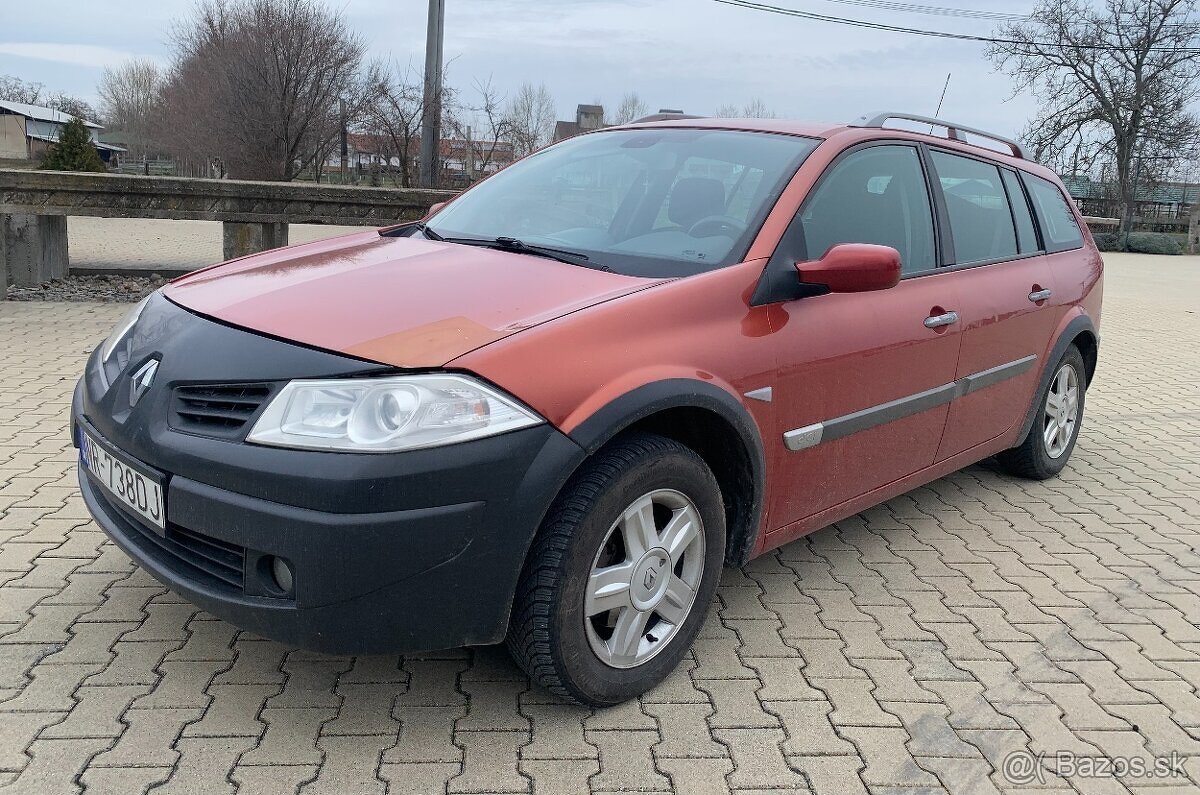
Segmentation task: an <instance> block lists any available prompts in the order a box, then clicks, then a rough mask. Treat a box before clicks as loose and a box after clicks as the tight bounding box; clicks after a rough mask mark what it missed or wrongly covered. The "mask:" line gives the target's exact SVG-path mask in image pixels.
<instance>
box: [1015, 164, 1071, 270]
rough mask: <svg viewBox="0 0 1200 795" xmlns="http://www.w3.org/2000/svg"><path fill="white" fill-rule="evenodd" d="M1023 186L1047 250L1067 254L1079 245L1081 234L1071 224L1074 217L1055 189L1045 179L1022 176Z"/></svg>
mask: <svg viewBox="0 0 1200 795" xmlns="http://www.w3.org/2000/svg"><path fill="white" fill-rule="evenodd" d="M1024 178H1025V185H1026V187H1028V188H1029V197H1030V198H1031V199H1032V200H1033V208H1034V210H1035V211H1036V212H1037V217H1038V221H1039V223H1040V224H1041V226H1042V239H1043V240H1044V241H1045V244H1046V250H1047V251H1067V250H1069V249H1073V248H1079V247H1080V246H1082V245H1083V233H1082V232H1080V231H1079V224H1078V223H1076V221H1075V214H1074V213H1073V212H1071V207H1070V205H1068V204H1067V197H1066V196H1064V195H1063V192H1062V191H1061V190H1059V188H1058V186H1057V185H1055V184H1054V183H1053V182H1050V181H1049V180H1045V179H1042V178H1041V177H1035V176H1033V175H1032V174H1025V175H1024Z"/></svg>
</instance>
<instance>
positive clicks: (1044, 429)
mask: <svg viewBox="0 0 1200 795" xmlns="http://www.w3.org/2000/svg"><path fill="white" fill-rule="evenodd" d="M1086 391H1087V374H1086V370H1085V368H1084V364H1083V355H1082V354H1080V352H1079V349H1078V348H1076V347H1075V346H1074V345H1071V346H1070V347H1068V348H1067V351H1066V353H1064V354H1063V356H1062V358H1061V359H1059V360H1058V363H1057V364H1056V365H1055V366H1054V374H1053V375H1051V377H1050V382H1049V383H1048V384H1046V386H1045V387H1044V388H1043V389H1042V390H1041V392H1039V393H1038V396H1037V404H1036V406H1037V408H1035V411H1036V416H1035V417H1034V421H1033V425H1032V426H1031V427H1030V428H1029V433H1028V434H1026V436H1025V439H1024V441H1022V442H1021V444H1019V445H1017V446H1016V447H1013V448H1011V449H1009V450H1005V451H1004V452H1003V453H1001V454H1000V455H998V456H996V460H997V461H999V463H1000V466H1001V467H1002V468H1003V469H1004V470H1005V471H1006V472H1008V473H1009V474H1012V475H1017V476H1018V477H1023V478H1029V479H1031V480H1046V479H1047V478H1052V477H1054V476H1055V475H1057V474H1058V473H1059V472H1061V471H1062V469H1063V467H1065V466H1066V465H1067V461H1068V459H1070V457H1071V452H1072V451H1073V450H1074V449H1075V441H1076V440H1077V439H1078V438H1079V428H1080V426H1081V425H1082V423H1083V406H1084V397H1085V394H1086ZM1064 395H1066V396H1067V404H1066V405H1064V404H1063V403H1062V400H1063V396H1064ZM1072 395H1073V396H1074V397H1073V398H1072V397H1071V396H1072Z"/></svg>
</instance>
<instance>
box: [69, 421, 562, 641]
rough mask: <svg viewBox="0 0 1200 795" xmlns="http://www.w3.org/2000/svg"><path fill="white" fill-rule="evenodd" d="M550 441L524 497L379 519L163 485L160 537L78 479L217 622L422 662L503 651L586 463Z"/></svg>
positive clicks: (179, 483)
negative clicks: (527, 579)
mask: <svg viewBox="0 0 1200 795" xmlns="http://www.w3.org/2000/svg"><path fill="white" fill-rule="evenodd" d="M77 421H82V422H86V420H83V419H82V418H77ZM546 437H547V438H546V442H547V443H546V444H545V446H544V447H543V448H542V451H541V454H540V455H539V456H538V457H537V459H535V461H534V462H531V464H532V465H531V466H530V467H529V469H528V470H527V477H526V478H524V479H523V480H524V481H525V486H526V488H525V489H524V492H525V493H521V492H520V491H519V492H518V493H516V494H513V495H511V498H507V499H500V500H495V501H491V502H489V501H486V500H479V501H474V502H467V503H459V504H454V505H444V506H436V507H430V508H420V509H407V510H401V511H385V512H381V513H377V514H329V513H322V512H318V511H312V510H308V509H303V508H295V507H292V506H288V505H283V504H280V503H275V502H269V501H266V500H261V499H258V498H255V497H249V496H246V495H242V494H237V493H235V492H230V491H225V490H224V489H218V488H215V487H213V486H208V485H205V484H203V483H198V482H196V481H193V480H189V479H187V478H183V477H180V476H168V481H167V483H168V486H167V491H166V511H167V520H168V521H167V527H166V529H165V531H162V530H158V529H156V528H153V527H152V526H150V525H149V524H147V523H144V522H142V521H141V520H139V519H138V518H137V517H136V516H135V515H133V514H132V513H130V512H128V511H126V510H125V509H123V508H122V507H120V504H119V503H118V502H117V501H116V500H114V499H110V498H109V497H108V495H107V494H106V492H105V491H104V489H103V487H101V486H100V485H99V484H98V483H97V482H96V481H95V480H94V478H93V477H92V476H91V475H90V474H88V473H87V472H86V470H84V469H83V468H82V467H80V468H79V485H80V490H81V491H82V493H83V499H84V502H85V503H86V504H87V507H88V510H89V511H90V512H91V514H92V516H93V517H94V518H95V520H96V522H97V523H98V524H99V525H100V527H101V528H103V530H104V531H105V532H106V533H107V534H108V536H109V537H110V538H112V540H113V541H114V542H116V544H117V545H118V546H119V547H121V549H123V550H124V551H125V552H126V553H127V554H128V555H129V556H130V557H132V558H133V559H134V560H135V561H137V562H138V563H139V564H140V565H141V566H142V567H143V568H144V569H146V571H147V572H149V573H150V574H151V575H152V576H153V577H154V578H155V579H157V580H159V581H160V582H162V583H163V584H164V585H166V586H167V587H169V588H171V590H173V591H175V592H177V593H179V594H181V595H182V596H184V597H186V598H187V599H188V600H189V601H191V602H193V603H194V604H196V605H198V606H200V607H203V608H204V609H205V610H208V611H209V612H211V613H212V614H214V615H216V616H218V617H220V618H223V619H226V620H227V621H229V622H231V623H233V624H236V625H238V626H240V627H243V628H245V629H249V630H252V631H254V632H256V633H258V634H260V635H263V636H264V637H268V638H272V639H274V640H278V641H281V642H284V643H288V644H292V645H296V646H301V647H304V648H308V649H313V650H316V651H324V652H330V653H344V654H349V653H355V654H363V653H382V652H412V651H423V650H430V649H441V648H449V647H453V646H460V645H468V644H487V643H496V642H498V641H500V640H501V639H503V637H504V633H505V630H506V629H507V626H508V614H509V609H510V606H511V603H512V595H513V590H514V589H515V586H516V578H517V576H518V574H519V573H520V568H521V565H522V564H523V562H524V558H525V553H526V551H527V550H528V547H529V543H530V541H531V540H532V538H533V535H534V533H535V532H536V530H537V526H538V524H540V522H541V519H542V516H543V515H544V512H545V508H546V507H548V505H549V502H550V501H551V500H552V499H553V497H554V493H555V490H556V485H557V484H558V482H559V477H561V476H560V475H559V473H560V472H562V471H563V469H562V468H561V467H563V466H567V467H569V466H571V459H573V458H575V456H576V454H577V452H578V448H577V447H576V446H575V445H574V444H573V443H572V442H570V441H569V440H568V439H567V438H566V437H565V436H561V435H558V434H556V433H555V434H553V435H551V434H549V433H548V434H546ZM566 471H569V469H567V470H566ZM448 475H451V473H448ZM451 476H452V475H451ZM430 496H431V498H433V495H430ZM273 557H279V558H282V559H283V560H284V561H286V562H287V564H288V565H289V567H290V568H291V570H292V571H293V572H294V591H293V593H291V594H283V593H280V591H279V589H278V586H277V585H276V581H275V578H274V575H273V573H272V571H271V560H272V558H273ZM218 561H219V563H218Z"/></svg>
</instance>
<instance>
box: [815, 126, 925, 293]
mask: <svg viewBox="0 0 1200 795" xmlns="http://www.w3.org/2000/svg"><path fill="white" fill-rule="evenodd" d="M800 222H801V224H802V226H803V228H804V244H805V248H806V250H807V251H806V253H807V259H819V258H820V257H821V256H822V255H823V254H824V253H825V252H826V251H828V250H829V249H830V248H831V247H832V246H835V245H837V244H838V243H874V244H876V245H881V246H891V247H892V248H894V249H896V250H897V251H899V252H900V265H901V270H902V272H903V273H916V272H918V271H924V270H931V269H932V268H934V267H935V266H936V264H937V263H936V260H935V249H934V242H933V210H932V208H931V207H930V204H929V190H928V188H927V187H926V184H925V172H924V170H923V169H922V168H921V158H920V155H919V154H918V153H917V150H916V149H915V148H913V147H911V146H892V145H884V146H872V147H869V148H867V149H860V150H858V151H857V152H852V153H851V154H849V155H847V156H846V157H844V158H843V159H842V160H840V161H839V162H838V163H837V164H836V165H834V166H833V168H832V169H830V170H829V172H828V173H827V174H826V175H825V178H824V179H822V180H821V183H820V184H819V185H818V186H817V188H816V190H815V191H814V192H813V194H812V195H811V196H810V197H809V198H808V201H807V202H805V205H804V208H803V209H802V210H801V212H800Z"/></svg>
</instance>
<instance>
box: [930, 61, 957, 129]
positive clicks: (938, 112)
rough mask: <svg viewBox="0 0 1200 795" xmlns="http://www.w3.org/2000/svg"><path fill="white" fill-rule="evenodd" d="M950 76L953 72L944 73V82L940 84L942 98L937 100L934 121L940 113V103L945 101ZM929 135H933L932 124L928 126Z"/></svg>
mask: <svg viewBox="0 0 1200 795" xmlns="http://www.w3.org/2000/svg"><path fill="white" fill-rule="evenodd" d="M952 74H953V72H946V82H945V83H943V84H942V96H941V97H940V98H939V99H938V106H937V110H935V111H934V112H933V118H935V119H936V118H937V117H938V114H940V113H941V112H942V103H943V102H945V101H946V89H948V88H950V75H952ZM929 134H930V135H933V125H932V124H931V125H929Z"/></svg>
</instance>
